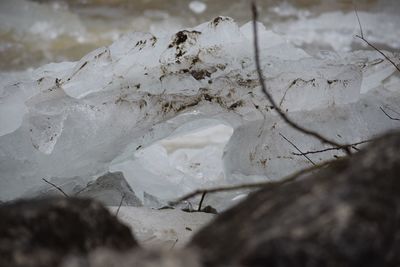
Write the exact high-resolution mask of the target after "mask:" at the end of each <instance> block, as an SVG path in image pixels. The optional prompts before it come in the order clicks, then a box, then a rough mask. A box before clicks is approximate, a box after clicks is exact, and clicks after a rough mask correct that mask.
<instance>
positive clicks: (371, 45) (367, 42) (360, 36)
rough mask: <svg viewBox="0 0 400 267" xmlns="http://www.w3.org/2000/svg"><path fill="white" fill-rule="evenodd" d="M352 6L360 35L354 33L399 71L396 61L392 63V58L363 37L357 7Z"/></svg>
mask: <svg viewBox="0 0 400 267" xmlns="http://www.w3.org/2000/svg"><path fill="white" fill-rule="evenodd" d="M353 6H354V12H355V13H356V17H357V21H358V25H359V26H360V35H358V34H357V35H356V37H357V38H359V39H361V40H362V41H364V42H365V43H366V44H367V45H368V46H369V47H371V48H372V49H374V50H375V51H376V52H378V53H379V54H381V55H382V56H383V57H384V58H385V59H386V60H387V61H389V62H390V63H391V64H392V65H393V66H394V67H395V68H396V69H397V70H398V71H399V72H400V67H399V66H397V64H396V63H394V61H393V60H391V59H390V58H389V57H388V56H387V55H386V54H385V53H383V52H382V50H380V49H379V48H377V47H376V46H374V45H373V44H371V43H370V42H369V41H368V40H367V39H366V38H365V37H364V33H363V29H362V26H361V22H360V17H359V16H358V12H357V8H356V5H355V4H354V3H353Z"/></svg>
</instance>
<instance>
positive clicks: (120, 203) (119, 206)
mask: <svg viewBox="0 0 400 267" xmlns="http://www.w3.org/2000/svg"><path fill="white" fill-rule="evenodd" d="M124 198H125V193H124V194H123V195H122V197H121V201H120V202H119V205H118V209H117V212H116V213H115V216H118V213H119V209H120V208H121V206H122V201H124Z"/></svg>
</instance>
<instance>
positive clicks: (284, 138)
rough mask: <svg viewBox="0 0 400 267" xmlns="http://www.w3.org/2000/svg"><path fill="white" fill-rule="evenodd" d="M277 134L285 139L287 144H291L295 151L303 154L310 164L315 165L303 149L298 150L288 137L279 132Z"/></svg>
mask: <svg viewBox="0 0 400 267" xmlns="http://www.w3.org/2000/svg"><path fill="white" fill-rule="evenodd" d="M279 135H280V136H281V137H282V138H283V139H285V140H286V141H287V142H288V143H289V144H291V145H292V146H293V147H294V148H295V149H296V150H297V151H299V152H300V155H302V156H304V157H305V158H306V159H307V160H308V161H309V162H311V164H312V165H314V166H315V163H314V162H313V161H312V160H311V159H310V158H309V157H308V156H307V155H306V154H305V153H303V151H301V150H300V148H298V147H297V146H296V145H295V144H294V143H293V142H291V141H290V140H289V139H287V138H286V137H285V136H284V135H283V134H281V133H279Z"/></svg>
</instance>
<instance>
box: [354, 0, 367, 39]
mask: <svg viewBox="0 0 400 267" xmlns="http://www.w3.org/2000/svg"><path fill="white" fill-rule="evenodd" d="M353 7H354V12H355V13H356V17H357V21H358V26H360V35H361V37H362V38H364V32H363V29H362V27H361V21H360V17H359V16H358V10H357V7H356V3H354V1H353Z"/></svg>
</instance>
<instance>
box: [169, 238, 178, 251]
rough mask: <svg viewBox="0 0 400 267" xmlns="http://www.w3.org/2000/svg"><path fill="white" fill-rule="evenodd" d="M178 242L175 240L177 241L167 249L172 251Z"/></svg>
mask: <svg viewBox="0 0 400 267" xmlns="http://www.w3.org/2000/svg"><path fill="white" fill-rule="evenodd" d="M178 241H179V239H178V238H177V239H176V240H175V241H174V243H173V244H172V246H171V247H170V248H169V250H173V249H174V247H175V245H176V243H178Z"/></svg>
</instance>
